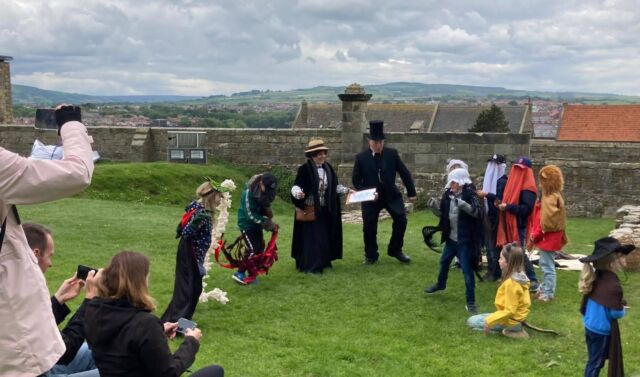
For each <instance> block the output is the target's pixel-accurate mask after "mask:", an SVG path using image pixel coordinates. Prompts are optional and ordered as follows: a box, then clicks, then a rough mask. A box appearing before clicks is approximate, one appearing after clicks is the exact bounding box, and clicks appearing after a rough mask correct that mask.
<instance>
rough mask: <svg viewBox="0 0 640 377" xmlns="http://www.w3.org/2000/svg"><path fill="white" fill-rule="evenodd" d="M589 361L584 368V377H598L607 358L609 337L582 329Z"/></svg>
mask: <svg viewBox="0 0 640 377" xmlns="http://www.w3.org/2000/svg"><path fill="white" fill-rule="evenodd" d="M584 332H585V339H586V342H587V352H588V353H589V360H587V365H586V366H585V368H584V377H598V375H599V374H600V369H602V367H603V366H604V361H605V360H606V359H607V358H609V335H600V334H597V333H594V332H593V331H589V330H587V329H584Z"/></svg>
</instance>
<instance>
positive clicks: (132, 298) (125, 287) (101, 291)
mask: <svg viewBox="0 0 640 377" xmlns="http://www.w3.org/2000/svg"><path fill="white" fill-rule="evenodd" d="M149 267H150V262H149V258H147V257H146V256H145V255H144V254H140V253H136V252H135V251H127V250H122V251H121V252H119V253H118V254H116V255H114V256H113V257H112V258H111V260H110V261H109V264H108V265H107V267H105V269H104V270H103V271H102V278H101V279H100V281H98V284H97V288H98V296H100V297H103V298H114V299H121V298H126V299H127V300H129V302H130V303H131V305H133V306H135V307H136V308H141V309H147V310H149V311H153V310H154V309H155V308H156V303H155V300H154V299H153V297H151V294H149V285H148V283H147V277H148V276H149Z"/></svg>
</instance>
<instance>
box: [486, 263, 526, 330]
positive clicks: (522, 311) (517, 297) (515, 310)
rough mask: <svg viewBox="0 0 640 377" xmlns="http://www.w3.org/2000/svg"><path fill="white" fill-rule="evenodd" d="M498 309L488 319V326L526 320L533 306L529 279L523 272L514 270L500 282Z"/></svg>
mask: <svg viewBox="0 0 640 377" xmlns="http://www.w3.org/2000/svg"><path fill="white" fill-rule="evenodd" d="M495 304H496V311H495V312H493V313H491V314H490V315H489V316H488V317H487V319H486V323H487V326H489V327H493V326H495V325H503V326H508V327H511V326H515V325H517V324H519V323H522V322H524V321H525V320H526V319H527V315H528V314H529V309H530V307H531V297H530V296H529V279H528V278H527V275H525V274H524V273H523V272H514V273H513V274H512V275H511V277H509V278H508V279H506V280H505V281H503V282H502V284H500V287H499V288H498V292H497V293H496V300H495Z"/></svg>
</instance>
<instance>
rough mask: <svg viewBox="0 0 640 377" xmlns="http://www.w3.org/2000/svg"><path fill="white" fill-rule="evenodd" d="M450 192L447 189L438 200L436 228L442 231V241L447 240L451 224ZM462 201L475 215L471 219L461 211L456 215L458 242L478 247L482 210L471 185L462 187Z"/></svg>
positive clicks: (480, 235)
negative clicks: (438, 209)
mask: <svg viewBox="0 0 640 377" xmlns="http://www.w3.org/2000/svg"><path fill="white" fill-rule="evenodd" d="M450 195H453V194H452V193H451V190H449V189H447V190H446V191H445V192H444V194H442V199H441V200H440V223H439V224H438V226H439V227H440V229H442V241H441V242H443V243H444V242H446V241H447V240H449V234H450V233H451V222H450V221H449V208H450V207H451V197H450ZM460 198H461V199H462V200H464V201H465V202H467V203H469V204H470V205H471V208H472V211H473V212H474V213H475V214H476V217H473V216H471V215H469V214H468V213H466V212H465V211H463V210H460V212H459V213H458V242H459V243H462V242H466V243H471V244H472V245H474V246H479V245H480V243H481V242H482V214H483V210H482V208H481V206H480V202H479V201H478V197H477V196H476V192H475V187H474V186H473V185H471V184H467V185H464V186H463V188H462V195H461V196H460Z"/></svg>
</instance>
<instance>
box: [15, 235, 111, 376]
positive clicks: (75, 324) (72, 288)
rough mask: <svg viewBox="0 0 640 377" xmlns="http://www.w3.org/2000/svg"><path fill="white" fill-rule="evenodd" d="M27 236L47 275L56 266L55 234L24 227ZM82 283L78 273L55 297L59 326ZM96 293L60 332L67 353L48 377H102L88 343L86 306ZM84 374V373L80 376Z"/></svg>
mask: <svg viewBox="0 0 640 377" xmlns="http://www.w3.org/2000/svg"><path fill="white" fill-rule="evenodd" d="M22 228H23V229H24V234H25V236H26V237H27V242H28V243H29V247H30V248H31V250H32V251H33V254H34V255H35V256H36V259H37V260H38V266H39V267H40V270H41V271H42V273H43V274H44V273H45V272H46V271H47V270H48V269H49V267H51V266H52V265H53V262H52V258H53V255H54V253H55V247H54V246H55V245H54V242H53V237H52V235H51V231H50V230H49V229H47V228H45V227H44V226H42V225H40V224H28V223H26V224H23V225H22ZM82 285H83V282H82V280H80V279H78V278H76V276H75V274H74V276H72V277H71V278H69V279H67V280H65V281H64V282H63V283H62V285H61V286H60V288H58V291H57V292H56V294H55V295H53V296H52V297H51V308H52V310H53V315H54V317H55V319H56V323H57V324H60V323H62V322H63V321H64V319H65V318H66V317H67V315H69V313H71V310H70V309H69V307H68V306H67V305H66V302H67V301H70V300H73V299H74V298H76V297H77V296H78V295H79V294H80V290H81V289H82ZM93 294H94V293H92V292H88V291H87V292H86V293H85V300H84V301H83V302H82V304H81V305H80V307H79V308H78V310H77V311H76V313H75V314H74V316H73V317H72V318H71V319H70V320H69V323H67V326H65V328H64V329H63V330H62V331H61V332H60V335H62V339H63V340H64V344H65V347H66V351H65V353H64V354H63V355H62V356H61V357H60V359H59V360H58V362H57V363H56V365H54V367H53V368H51V370H49V371H48V372H47V373H45V374H44V375H45V376H47V377H62V376H74V377H99V376H100V374H99V373H98V369H96V365H95V362H94V360H93V355H92V354H91V350H89V348H88V347H87V344H86V343H84V328H83V319H84V309H85V304H86V303H87V301H88V300H89V299H91V298H92V297H93ZM80 372H83V373H82V374H77V373H80Z"/></svg>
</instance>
